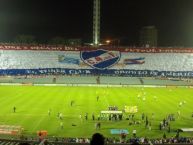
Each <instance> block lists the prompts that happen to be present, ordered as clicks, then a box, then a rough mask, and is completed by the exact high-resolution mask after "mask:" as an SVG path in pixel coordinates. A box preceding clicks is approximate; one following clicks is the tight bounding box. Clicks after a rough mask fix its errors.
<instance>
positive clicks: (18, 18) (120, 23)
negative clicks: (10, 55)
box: [0, 0, 193, 46]
mask: <svg viewBox="0 0 193 145" xmlns="http://www.w3.org/2000/svg"><path fill="white" fill-rule="evenodd" d="M92 9H93V0H0V41H1V42H11V41H13V40H14V38H15V36H17V35H19V34H26V35H34V36H35V37H36V38H37V40H38V41H39V42H42V43H45V42H47V41H48V40H49V39H51V38H53V37H56V36H60V37H64V38H82V39H83V40H85V41H92ZM147 25H155V26H156V27H157V29H158V37H159V39H158V43H159V45H160V46H193V0H101V37H102V38H103V39H116V38H118V39H120V40H121V42H124V43H125V44H126V45H136V44H137V43H138V40H139V31H140V29H141V27H143V26H147Z"/></svg>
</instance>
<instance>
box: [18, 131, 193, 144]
mask: <svg viewBox="0 0 193 145" xmlns="http://www.w3.org/2000/svg"><path fill="white" fill-rule="evenodd" d="M93 137H96V138H97V140H99V142H100V141H101V139H104V143H105V144H120V143H122V144H150V145H153V144H181V143H183V144H193V137H171V138H166V137H162V138H156V139H149V138H147V137H133V138H128V137H127V136H126V135H120V137H119V138H115V137H114V138H105V137H104V136H103V135H102V134H99V133H95V134H93ZM93 137H92V138H62V137H45V138H44V139H45V140H46V142H51V143H53V144H54V143H56V144H57V143H60V144H63V143H64V144H65V143H82V144H91V145H95V142H97V143H99V142H98V141H97V140H96V139H94V140H95V141H94V143H93ZM21 140H26V141H36V142H41V141H42V140H43V139H40V138H37V137H35V138H29V137H22V138H21ZM101 142H102V141H101ZM96 145H103V144H96Z"/></svg>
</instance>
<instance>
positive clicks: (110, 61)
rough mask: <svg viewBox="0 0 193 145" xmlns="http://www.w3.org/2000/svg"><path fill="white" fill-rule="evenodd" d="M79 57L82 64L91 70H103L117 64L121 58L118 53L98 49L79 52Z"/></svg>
mask: <svg viewBox="0 0 193 145" xmlns="http://www.w3.org/2000/svg"><path fill="white" fill-rule="evenodd" d="M80 57H81V59H82V61H83V62H84V63H86V64H88V65H89V66H91V67H92V68H95V69H100V70H104V69H107V68H109V67H112V66H113V65H115V64H116V63H118V62H119V60H120V58H121V53H120V52H119V51H109V50H103V49H98V50H92V51H81V52H80Z"/></svg>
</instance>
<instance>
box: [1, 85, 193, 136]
mask: <svg viewBox="0 0 193 145" xmlns="http://www.w3.org/2000/svg"><path fill="white" fill-rule="evenodd" d="M97 96H99V100H98V101H97ZM155 96H156V97H155ZM71 101H74V103H73V105H72V106H71ZM179 104H181V105H179ZM14 106H15V107H16V112H15V113H14V111H13V107H14ZM109 106H117V107H118V109H119V110H123V109H124V106H137V108H138V112H137V113H136V114H135V116H134V120H136V121H139V122H141V116H142V113H145V115H147V116H148V119H149V121H150V122H151V126H152V127H151V128H152V129H151V130H149V129H148V128H145V123H144V122H143V121H142V122H141V124H135V125H134V124H133V125H129V122H130V120H126V118H128V116H129V114H128V113H124V114H123V120H121V121H109V120H105V119H103V120H100V123H101V128H100V130H96V128H95V124H96V123H97V122H98V120H96V119H95V120H94V121H93V120H92V113H94V115H95V118H97V116H98V115H99V114H100V112H101V111H102V110H108V107H109ZM49 110H51V111H50V115H49V114H48V111H49ZM178 111H179V112H180V116H179V117H178V113H177V112H178ZM192 112H193V89H191V88H172V87H171V88H141V87H86V86H85V87H83V86H82V87H68V86H52V87H51V86H47V87H46V86H0V125H16V126H17V125H19V126H22V127H23V128H24V132H23V133H24V134H27V135H36V133H37V131H38V130H46V131H48V135H49V136H60V137H91V135H92V134H93V133H95V132H100V133H102V134H104V136H106V137H119V136H118V135H111V134H110V130H111V129H127V130H128V131H129V135H128V136H129V137H130V136H132V131H133V130H134V129H135V130H136V131H137V136H139V137H140V136H144V137H150V138H157V137H162V136H163V133H164V132H166V134H167V136H168V137H170V136H174V135H175V134H176V132H175V131H176V130H177V129H178V128H193V117H192ZM58 113H62V114H63V119H62V120H60V119H59V118H58ZM86 113H88V120H85V114H86ZM152 113H153V114H154V117H153V118H152ZM168 114H174V115H175V121H171V123H170V126H171V132H170V133H168V132H167V129H166V130H159V124H160V122H161V121H162V120H163V119H164V118H165V117H166V116H167V115H168ZM80 115H82V119H80ZM61 122H63V125H64V128H63V129H61V126H60V125H61ZM181 135H183V136H193V133H192V132H188V133H184V132H183V133H181Z"/></svg>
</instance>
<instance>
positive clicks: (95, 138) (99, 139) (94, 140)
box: [90, 133, 105, 145]
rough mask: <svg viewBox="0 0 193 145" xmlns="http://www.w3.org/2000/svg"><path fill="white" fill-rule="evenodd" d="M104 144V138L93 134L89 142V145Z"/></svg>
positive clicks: (98, 134)
mask: <svg viewBox="0 0 193 145" xmlns="http://www.w3.org/2000/svg"><path fill="white" fill-rule="evenodd" d="M104 144H105V138H104V136H103V135H102V134H100V133H95V134H93V136H92V139H91V141H90V145H104Z"/></svg>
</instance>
